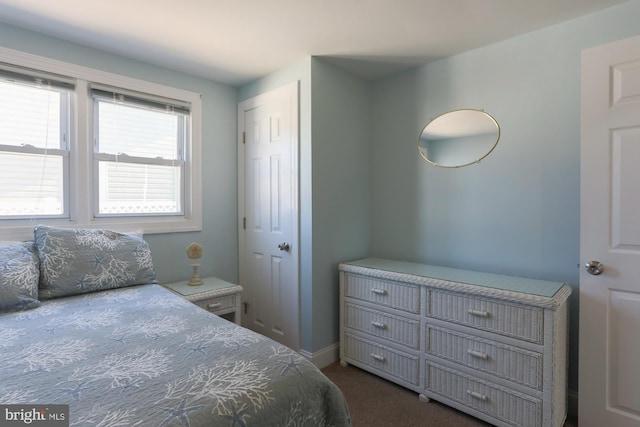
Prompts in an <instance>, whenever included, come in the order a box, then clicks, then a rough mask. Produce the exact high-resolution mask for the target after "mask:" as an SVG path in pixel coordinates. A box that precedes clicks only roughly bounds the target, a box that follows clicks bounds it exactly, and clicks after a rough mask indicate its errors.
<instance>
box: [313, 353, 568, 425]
mask: <svg viewBox="0 0 640 427" xmlns="http://www.w3.org/2000/svg"><path fill="white" fill-rule="evenodd" d="M322 372H323V373H324V374H325V375H326V376H327V377H329V379H330V380H331V381H333V382H334V383H335V384H336V385H337V386H338V387H339V388H340V390H342V393H343V394H344V396H345V398H346V399H347V404H348V405H349V410H350V411H351V422H352V424H353V427H386V426H390V427H391V426H393V427H486V426H490V424H487V423H485V422H483V421H480V420H478V419H476V418H473V417H471V416H469V415H466V414H464V413H462V412H460V411H457V410H455V409H452V408H450V407H448V406H446V405H443V404H441V403H438V402H436V401H434V400H431V401H430V402H428V403H426V402H421V401H420V400H419V399H418V394H417V393H415V392H413V391H410V390H407V389H405V388H402V387H400V386H398V385H396V384H393V383H391V382H389V381H386V380H384V379H382V378H379V377H376V376H375V375H372V374H370V373H368V372H365V371H363V370H361V369H358V368H356V367H354V366H351V365H349V366H347V367H345V368H343V367H342V366H340V364H339V363H334V364H331V365H329V366H327V367H325V368H323V369H322ZM572 425H577V423H576V424H574V423H569V422H568V423H566V424H565V427H569V426H572Z"/></svg>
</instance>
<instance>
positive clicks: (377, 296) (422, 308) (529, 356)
mask: <svg viewBox="0 0 640 427" xmlns="http://www.w3.org/2000/svg"><path fill="white" fill-rule="evenodd" d="M339 268H340V361H341V363H342V364H343V366H346V364H348V363H349V364H352V365H354V366H357V367H359V368H362V369H364V370H367V371H369V372H372V373H374V374H376V375H378V376H380V377H383V378H385V379H387V380H390V381H393V382H395V383H397V384H400V385H402V386H404V387H406V388H409V389H411V390H414V391H416V392H417V393H419V394H420V398H421V399H422V400H425V401H428V400H429V398H432V399H435V400H437V401H439V402H442V403H444V404H447V405H449V406H452V407H454V408H456V409H459V410H461V411H463V412H466V413H468V414H470V415H473V416H475V417H477V418H480V419H482V420H484V421H487V422H489V423H492V424H495V425H497V426H526V427H550V426H551V427H560V426H562V425H563V423H564V420H565V417H566V409H567V405H566V399H567V398H566V389H567V332H568V330H567V326H568V301H567V299H568V297H569V295H570V294H571V288H570V287H569V286H568V285H566V284H563V283H558V282H549V281H543V280H536V279H524V278H519V277H511V276H504V275H497V274H489V273H480V272H473V271H467V270H458V269H453V268H446V267H438V266H430V265H424V264H415V263H408V262H401V261H391V260H384V259H374V258H369V259H363V260H359V261H353V262H348V263H342V264H340V267H339Z"/></svg>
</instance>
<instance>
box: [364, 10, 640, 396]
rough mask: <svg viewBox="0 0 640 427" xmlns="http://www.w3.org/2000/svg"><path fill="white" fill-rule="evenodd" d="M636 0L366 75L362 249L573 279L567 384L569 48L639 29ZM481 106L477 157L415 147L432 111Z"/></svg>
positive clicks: (572, 274) (576, 105)
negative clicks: (368, 130)
mask: <svg viewBox="0 0 640 427" xmlns="http://www.w3.org/2000/svg"><path fill="white" fill-rule="evenodd" d="M639 18H640V2H639V1H633V2H629V3H625V4H623V5H622V6H618V7H615V8H612V9H608V10H606V11H603V12H600V13H596V14H592V15H588V16H585V17H583V18H580V19H576V20H573V21H569V22H566V23H563V24H560V25H556V26H553V27H550V28H547V29H544V30H540V31H536V32H532V33H529V34H526V35H523V36H520V37H516V38H513V39H510V40H507V41H504V42H501V43H496V44H493V45H491V46H488V47H484V48H481V49H477V50H474V51H470V52H467V53H464V54H461V55H457V56H454V57H451V58H447V59H444V60H440V61H437V62H434V63H431V64H427V65H423V66H420V67H417V68H415V69H412V70H409V71H407V72H403V73H400V74H397V75H394V76H392V77H389V78H386V79H382V80H378V81H376V82H375V83H374V86H373V92H372V120H371V123H372V129H373V132H372V138H371V148H372V188H373V194H372V206H371V210H372V212H373V218H372V222H373V227H372V230H373V234H372V253H373V255H374V256H379V257H389V258H397V259H404V260H413V261H419V262H428V263H433V264H441V265H448V266H454V267H462V268H469V269H476V270H482V271H489V272H496V273H504V274H514V275H519V276H528V277H536V278H541V279H550V280H556V281H564V282H568V283H570V284H571V285H572V286H573V287H574V295H573V297H572V304H571V310H572V316H571V344H570V347H571V351H570V374H569V381H570V388H571V389H573V390H577V364H578V355H577V342H578V328H577V326H578V298H577V294H578V288H577V287H578V273H579V270H578V267H577V265H578V262H579V218H580V212H579V207H580V206H579V205H580V198H579V194H580V55H581V50H582V49H584V48H587V47H591V46H594V45H597V44H601V43H605V42H609V41H612V40H616V39H620V38H624V37H628V36H632V35H636V34H638V33H640V27H638V19H639ZM458 108H478V109H484V110H486V111H487V112H488V113H490V114H491V115H493V116H494V117H495V118H496V119H497V121H498V122H499V124H500V127H501V131H502V137H501V140H500V143H499V144H498V146H497V147H496V149H495V150H494V152H493V153H491V155H489V156H488V157H487V158H485V159H484V160H483V161H482V162H481V163H479V164H475V165H472V166H469V167H466V168H461V169H443V168H437V167H434V166H432V165H430V164H428V163H427V162H425V161H423V160H422V159H421V158H420V156H419V155H418V153H417V151H416V150H417V149H416V145H417V141H418V135H419V133H420V131H421V130H422V127H423V126H424V124H425V123H426V122H427V121H428V120H429V119H430V118H432V117H434V116H436V115H438V114H439V113H442V112H444V111H447V110H452V109H458Z"/></svg>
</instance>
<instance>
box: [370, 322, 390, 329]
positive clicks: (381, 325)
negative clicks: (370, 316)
mask: <svg viewBox="0 0 640 427" xmlns="http://www.w3.org/2000/svg"><path fill="white" fill-rule="evenodd" d="M371 324H372V325H373V326H375V327H376V328H378V329H387V324H386V323H382V322H371Z"/></svg>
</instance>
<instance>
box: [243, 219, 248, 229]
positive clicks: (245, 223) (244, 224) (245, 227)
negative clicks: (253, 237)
mask: <svg viewBox="0 0 640 427" xmlns="http://www.w3.org/2000/svg"><path fill="white" fill-rule="evenodd" d="M242 229H243V230H246V229H247V217H246V216H245V217H243V218H242Z"/></svg>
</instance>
